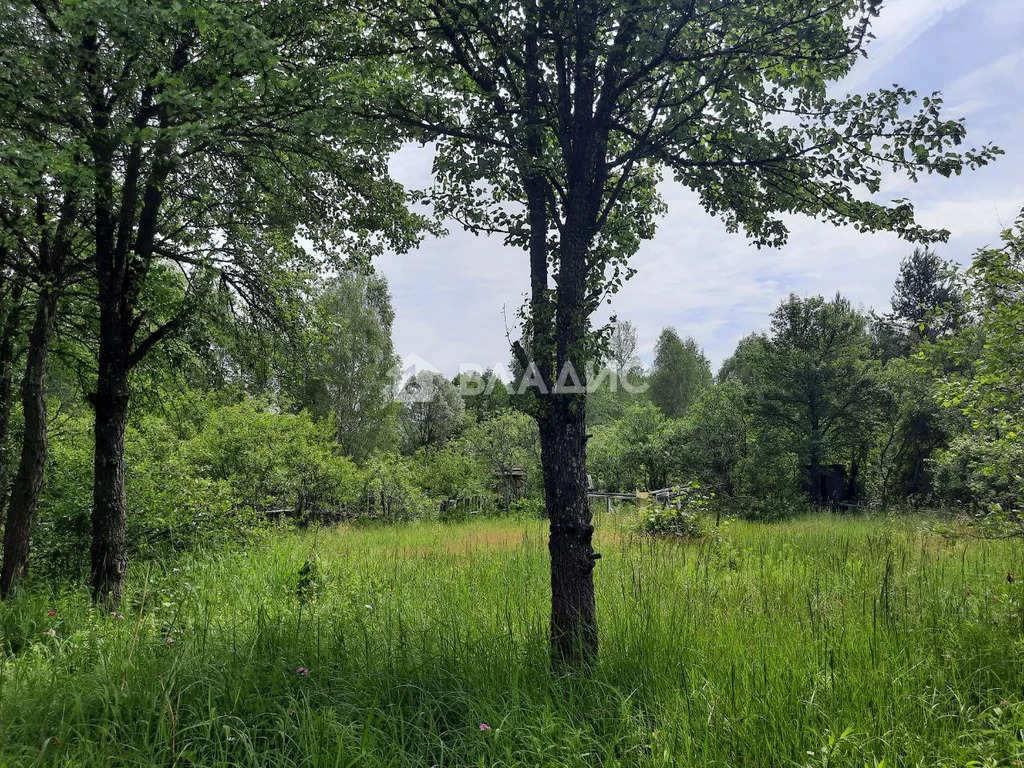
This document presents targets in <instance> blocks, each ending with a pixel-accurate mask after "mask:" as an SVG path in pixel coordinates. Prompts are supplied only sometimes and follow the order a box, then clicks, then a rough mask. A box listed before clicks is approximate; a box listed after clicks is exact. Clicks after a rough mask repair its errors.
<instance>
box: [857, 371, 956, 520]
mask: <svg viewBox="0 0 1024 768" xmlns="http://www.w3.org/2000/svg"><path fill="white" fill-rule="evenodd" d="M880 387H881V392H880V394H881V397H880V400H879V408H880V410H879V417H878V427H877V436H876V438H875V449H874V457H875V463H876V465H877V472H878V493H879V496H880V501H881V504H882V506H883V507H887V506H888V505H889V502H890V501H891V500H892V497H893V496H894V495H897V494H898V495H901V496H904V497H908V496H914V495H918V494H923V493H925V492H927V491H928V490H929V488H930V487H931V482H930V480H931V477H930V475H931V472H930V464H931V461H930V460H931V459H932V458H933V454H934V453H935V451H936V450H938V449H940V448H942V447H943V446H945V445H946V444H947V443H948V441H949V437H950V429H949V421H950V419H949V418H948V415H945V416H944V414H943V412H942V408H941V406H940V405H939V403H938V397H937V394H938V393H937V387H936V383H935V381H934V379H933V377H932V376H931V374H930V373H929V372H928V371H927V370H926V369H924V368H923V367H922V366H921V364H920V362H919V361H916V360H908V359H894V360H890V361H889V362H888V363H887V364H886V365H885V366H884V367H883V368H882V370H881V378H880Z"/></svg>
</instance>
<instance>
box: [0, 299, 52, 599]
mask: <svg viewBox="0 0 1024 768" xmlns="http://www.w3.org/2000/svg"><path fill="white" fill-rule="evenodd" d="M56 308H57V293H56V291H54V290H53V288H51V287H48V286H47V285H46V284H45V283H44V284H43V286H41V287H40V290H39V297H38V298H37V300H36V313H35V320H34V322H33V325H32V331H31V332H30V334H29V343H28V354H27V360H26V364H25V378H24V379H23V380H22V384H21V403H22V408H23V409H24V412H25V434H24V437H23V439H22V444H21V459H20V461H19V463H18V473H17V475H15V478H14V485H13V487H12V489H11V502H10V505H9V507H8V510H7V524H6V525H5V526H4V545H3V567H2V568H0V597H3V598H6V597H8V596H9V595H10V594H11V592H12V590H13V589H14V587H15V586H16V585H17V583H18V582H19V581H20V580H21V579H22V578H24V576H25V573H26V572H27V569H28V556H29V546H30V543H31V537H32V526H33V523H34V522H35V515H36V506H37V504H38V502H39V492H40V491H41V490H42V487H43V473H44V470H45V467H46V449H47V445H46V443H47V434H46V428H47V424H46V357H47V353H48V351H49V346H50V338H51V336H52V334H53V317H54V313H55V311H56Z"/></svg>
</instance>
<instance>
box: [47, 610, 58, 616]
mask: <svg viewBox="0 0 1024 768" xmlns="http://www.w3.org/2000/svg"><path fill="white" fill-rule="evenodd" d="M46 615H47V616H56V615H57V612H56V611H55V610H53V609H52V608H51V609H50V610H48V611H47V612H46Z"/></svg>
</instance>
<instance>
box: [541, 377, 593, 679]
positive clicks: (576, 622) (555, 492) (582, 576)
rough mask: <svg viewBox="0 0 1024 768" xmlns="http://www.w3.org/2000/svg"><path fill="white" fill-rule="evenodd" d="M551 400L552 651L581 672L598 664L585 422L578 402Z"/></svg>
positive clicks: (546, 453)
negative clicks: (577, 667) (584, 668)
mask: <svg viewBox="0 0 1024 768" xmlns="http://www.w3.org/2000/svg"><path fill="white" fill-rule="evenodd" d="M556 397H557V400H556V401H555V402H554V403H552V405H553V407H552V408H551V409H550V411H551V412H550V414H549V415H548V416H547V417H545V418H543V419H542V421H541V425H540V442H541V459H542V462H541V463H542V466H543V469H544V494H545V499H546V506H547V511H548V519H549V520H550V536H549V538H548V552H549V554H550V557H551V649H552V653H553V656H554V658H555V660H556V661H559V662H564V663H568V664H571V665H573V666H579V665H584V666H586V665H590V664H592V663H593V662H594V661H595V660H596V658H597V611H596V603H595V598H594V575H593V571H594V563H595V561H596V560H597V555H595V553H594V549H593V545H592V539H593V535H594V526H593V525H592V524H591V514H590V504H589V503H588V499H587V467H586V417H585V409H584V407H583V402H582V397H579V398H573V399H572V401H570V400H568V399H567V398H563V397H561V396H556Z"/></svg>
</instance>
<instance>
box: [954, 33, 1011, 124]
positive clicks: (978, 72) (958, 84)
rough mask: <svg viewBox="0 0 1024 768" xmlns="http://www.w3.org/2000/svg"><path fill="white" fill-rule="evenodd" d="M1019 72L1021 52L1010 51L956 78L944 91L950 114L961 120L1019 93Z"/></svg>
mask: <svg viewBox="0 0 1024 768" xmlns="http://www.w3.org/2000/svg"><path fill="white" fill-rule="evenodd" d="M1022 69H1024V49H1020V50H1017V51H1011V52H1010V53H1008V54H1006V55H1005V56H1001V57H1000V58H998V59H995V60H994V61H990V62H989V63H988V64H985V65H984V66H982V67H978V68H977V69H975V70H974V71H973V72H970V73H968V74H966V75H964V76H963V77H960V78H957V79H956V80H954V81H953V82H951V83H950V84H949V85H947V86H946V87H945V88H944V89H943V92H944V94H945V98H946V103H947V105H948V109H949V113H950V114H953V115H957V116H960V117H964V116H966V115H969V114H971V113H975V112H979V111H981V110H983V109H985V108H986V107H990V106H992V105H995V104H998V103H999V102H1000V101H1001V100H1003V99H1005V98H1006V96H1007V95H1008V94H1011V93H1014V92H1017V93H1020V92H1021V90H1022V89H1021V86H1020V72H1021V70H1022Z"/></svg>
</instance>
